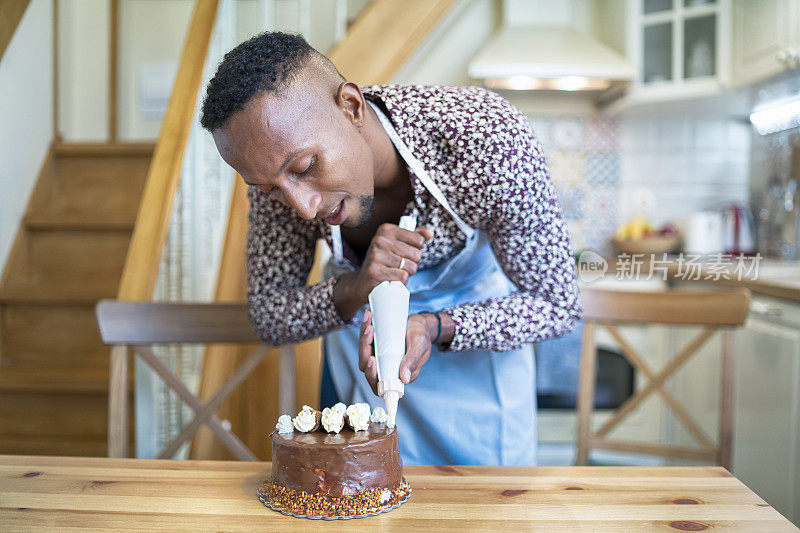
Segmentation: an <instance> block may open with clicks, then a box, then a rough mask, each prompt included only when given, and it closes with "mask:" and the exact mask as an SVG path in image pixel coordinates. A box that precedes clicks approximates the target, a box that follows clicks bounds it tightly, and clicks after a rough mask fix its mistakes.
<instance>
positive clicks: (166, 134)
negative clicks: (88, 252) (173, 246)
mask: <svg viewBox="0 0 800 533" xmlns="http://www.w3.org/2000/svg"><path fill="white" fill-rule="evenodd" d="M218 3H219V1H218V0H197V2H196V3H195V6H194V11H193V13H192V20H191V23H190V24H189V30H188V32H187V35H186V40H185V41H184V44H183V52H182V55H181V61H180V65H179V67H178V73H177V75H176V77H175V84H174V85H173V88H172V95H171V97H170V100H169V106H168V107H167V112H166V114H165V115H164V122H163V124H162V126H161V132H160V134H159V136H158V143H157V144H156V149H155V152H154V153H153V159H152V162H151V163H150V170H149V171H148V173H147V181H146V183H145V187H144V192H143V194H142V200H141V203H140V204H139V212H138V214H137V215H136V224H135V226H134V230H133V235H132V237H131V242H130V245H129V247H128V255H127V257H126V259H125V266H124V268H123V270H122V279H121V281H120V286H119V292H118V293H117V299H119V300H125V301H149V300H152V298H153V290H154V288H155V284H156V279H157V277H158V268H159V264H160V262H161V254H162V252H163V250H164V243H165V241H166V238H167V231H168V229H169V222H170V217H171V215H172V205H173V201H174V199H175V192H176V191H177V189H178V184H179V182H180V172H181V164H182V162H183V153H184V150H185V148H186V143H187V141H188V139H189V132H190V131H191V126H192V121H193V120H194V112H195V104H196V101H197V93H198V91H199V90H200V84H201V83H202V79H203V65H204V63H205V60H206V56H207V54H208V47H209V43H210V42H211V34H212V31H213V29H214V20H215V18H216V14H217V4H218Z"/></svg>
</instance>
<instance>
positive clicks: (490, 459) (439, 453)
mask: <svg viewBox="0 0 800 533" xmlns="http://www.w3.org/2000/svg"><path fill="white" fill-rule="evenodd" d="M202 124H203V126H204V127H205V128H207V129H208V130H210V131H211V132H212V133H213V136H214V140H215V142H216V144H217V147H218V149H219V152H220V154H221V155H222V157H223V158H224V159H225V161H226V162H228V164H230V165H231V166H232V167H233V168H234V169H236V170H237V171H238V172H239V174H240V175H241V176H242V178H243V179H244V180H245V182H246V183H247V184H248V185H250V190H249V198H250V204H251V209H250V229H249V234H248V246H247V266H248V295H249V303H250V314H251V319H252V324H253V327H254V329H255V331H256V332H257V333H258V334H259V335H260V337H261V338H262V339H263V340H264V341H265V342H267V343H269V344H272V345H281V344H287V343H296V342H300V341H303V340H306V339H310V338H314V337H317V336H320V335H324V336H325V353H326V365H325V367H326V368H325V373H326V374H328V373H329V374H330V378H332V381H333V385H334V387H335V391H336V393H337V395H338V396H339V398H340V399H341V400H342V401H344V402H347V403H353V402H356V401H363V402H368V403H370V404H372V405H378V404H379V403H380V400H379V399H378V398H376V397H375V396H374V391H375V389H376V382H377V370H376V364H375V358H374V357H373V352H372V336H373V331H372V325H371V317H370V315H369V311H366V310H365V311H362V309H365V308H366V304H367V297H368V295H369V293H370V291H371V290H372V289H373V288H374V287H375V286H376V285H378V284H379V283H381V282H382V281H385V280H399V281H402V282H403V283H405V284H406V285H407V287H408V288H409V290H410V292H411V315H410V316H409V318H408V332H407V337H406V345H407V353H406V355H405V357H404V359H403V362H402V365H401V367H400V378H401V380H402V381H403V382H404V383H406V384H408V386H407V387H406V393H405V396H404V397H403V399H402V400H401V402H400V409H399V411H398V415H397V426H398V436H399V438H400V447H401V453H402V455H403V459H404V461H405V462H406V463H407V464H420V463H429V464H498V465H532V464H535V460H536V457H535V448H536V432H535V412H536V404H535V391H534V368H533V350H532V345H531V343H532V342H535V341H539V340H543V339H547V338H550V337H554V336H558V335H562V334H564V333H567V332H568V331H570V330H571V329H572V328H573V327H574V325H575V323H576V321H577V319H578V318H579V316H580V305H579V302H578V292H577V286H576V280H575V266H574V262H573V257H572V245H571V243H570V239H569V235H568V233H567V230H566V229H565V227H564V223H563V217H562V214H561V207H560V205H559V202H558V200H557V198H556V195H555V191H554V189H553V187H552V184H551V182H550V178H549V174H548V169H547V167H546V163H545V159H544V156H543V154H542V151H541V148H540V146H539V144H538V142H537V141H536V139H535V138H534V136H533V133H532V131H531V129H530V126H529V124H528V122H527V120H526V118H525V117H524V116H523V115H522V114H520V113H519V111H517V110H516V109H515V108H513V107H512V106H511V105H510V104H509V103H508V102H506V101H505V100H503V99H502V98H500V97H499V96H498V95H496V94H494V93H491V92H489V91H486V90H483V89H480V88H477V87H421V86H372V87H359V86H357V85H356V84H354V83H352V82H348V81H347V80H345V79H344V78H343V77H342V76H341V75H340V74H339V72H338V71H337V70H336V68H335V67H334V65H333V64H332V63H331V62H330V61H329V60H328V59H327V58H326V57H325V56H323V55H321V54H319V53H318V52H317V51H316V50H314V49H313V48H311V47H310V46H309V45H308V44H307V43H306V42H305V41H304V40H303V39H302V37H299V36H293V35H287V34H283V33H277V32H276V33H264V34H261V35H258V36H256V37H254V38H252V39H250V40H249V41H247V42H244V43H242V44H240V45H239V46H237V47H236V48H234V49H233V50H232V51H230V52H229V53H228V54H227V55H226V56H225V58H224V60H223V61H222V63H221V64H220V65H219V68H218V70H217V73H216V75H215V76H214V78H213V79H212V80H211V82H210V83H209V85H208V91H207V95H206V99H205V102H204V105H203V117H202ZM401 215H411V216H415V217H416V219H417V221H418V223H419V227H418V229H417V230H416V231H407V230H404V229H401V228H400V227H399V226H398V225H397V224H398V222H399V219H400V216H401ZM318 238H324V239H325V240H326V241H327V243H328V245H329V246H330V247H331V249H332V250H333V258H332V260H331V261H330V262H329V263H328V265H327V266H326V269H325V275H326V279H325V280H324V281H322V282H320V283H317V284H316V285H312V286H306V279H307V277H308V273H309V270H310V268H311V265H312V262H313V259H314V249H315V242H316V240H317V239H318ZM359 326H360V327H359ZM362 372H363V374H364V376H365V377H366V379H364V376H361V373H362ZM323 407H324V406H323Z"/></svg>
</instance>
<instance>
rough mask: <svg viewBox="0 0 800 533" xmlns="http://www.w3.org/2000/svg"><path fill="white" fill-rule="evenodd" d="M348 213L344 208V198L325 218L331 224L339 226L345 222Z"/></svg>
mask: <svg viewBox="0 0 800 533" xmlns="http://www.w3.org/2000/svg"><path fill="white" fill-rule="evenodd" d="M346 216H347V213H345V210H344V200H342V201H341V202H339V203H338V204H337V205H336V207H334V208H333V210H332V211H331V212H330V213H328V215H327V216H326V217H325V218H324V219H323V220H325V222H327V223H328V224H330V225H331V226H338V225H340V224H341V223H342V222H344V219H345V217H346Z"/></svg>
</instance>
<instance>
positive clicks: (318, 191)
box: [213, 84, 375, 227]
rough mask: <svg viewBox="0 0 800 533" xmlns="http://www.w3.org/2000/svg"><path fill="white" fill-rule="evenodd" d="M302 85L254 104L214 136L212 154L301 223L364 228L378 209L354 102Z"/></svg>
mask: <svg viewBox="0 0 800 533" xmlns="http://www.w3.org/2000/svg"><path fill="white" fill-rule="evenodd" d="M302 85H303V84H295V86H293V87H290V88H288V89H287V90H286V91H284V92H283V93H282V94H281V95H275V94H266V95H258V96H256V97H255V98H253V99H252V100H251V101H250V102H249V103H248V105H247V107H245V108H244V109H242V110H241V111H238V112H236V113H235V114H233V115H232V116H231V117H230V119H229V120H228V121H227V123H226V124H225V125H224V126H223V127H221V128H218V129H216V130H214V132H213V135H214V141H215V142H216V144H217V149H218V150H219V153H220V155H221V156H222V158H223V159H224V160H225V161H226V162H227V163H228V164H229V165H230V166H231V167H233V168H234V169H236V171H237V172H238V173H239V174H240V175H241V176H242V178H244V181H245V182H246V183H247V184H248V185H251V186H253V187H257V188H259V189H260V190H262V191H264V192H265V193H268V194H269V195H270V196H272V197H273V198H275V199H276V200H278V201H279V202H281V203H282V204H284V205H286V206H288V207H291V208H292V209H294V210H295V211H296V212H297V213H298V214H299V215H300V216H301V217H302V218H304V219H307V220H310V219H314V218H317V219H324V220H325V221H326V222H328V223H330V224H343V225H345V226H348V227H358V226H361V225H364V224H366V223H367V222H368V221H369V219H370V218H371V217H372V208H373V207H374V203H375V200H374V196H373V195H374V175H373V173H374V165H373V156H372V151H371V149H370V147H369V145H368V144H367V142H366V141H365V140H364V138H363V136H362V135H361V134H360V133H359V127H358V124H359V120H363V116H361V118H360V119H359V118H358V114H357V113H356V114H355V115H354V112H353V109H352V107H353V106H354V105H358V104H357V103H356V102H355V101H354V100H355V99H351V100H347V99H340V98H338V97H335V96H334V95H333V94H329V93H327V92H326V91H324V90H323V89H319V88H317V89H314V88H309V87H303V86H302ZM351 92H352V91H351ZM359 96H360V93H359ZM363 104H364V101H363V97H361V105H363ZM361 112H362V113H366V110H365V109H362V110H361Z"/></svg>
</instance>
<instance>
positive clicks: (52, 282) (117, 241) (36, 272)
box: [7, 230, 130, 294]
mask: <svg viewBox="0 0 800 533" xmlns="http://www.w3.org/2000/svg"><path fill="white" fill-rule="evenodd" d="M21 237H22V238H21V240H20V243H19V247H18V248H17V252H16V253H15V254H13V257H12V260H11V261H10V264H9V265H8V278H7V279H8V282H7V283H8V284H11V285H27V286H37V285H43V286H49V287H53V286H58V285H64V286H66V287H69V288H70V289H69V291H70V292H72V293H75V294H81V293H82V292H83V291H84V290H85V292H86V293H88V294H93V293H95V292H97V291H98V289H104V288H107V287H117V286H118V285H119V279H120V277H121V276H122V268H123V266H124V264H125V256H126V254H127V252H128V244H129V242H130V232H128V231H74V230H73V231H69V230H40V231H27V232H25V233H24V234H22V235H21Z"/></svg>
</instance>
